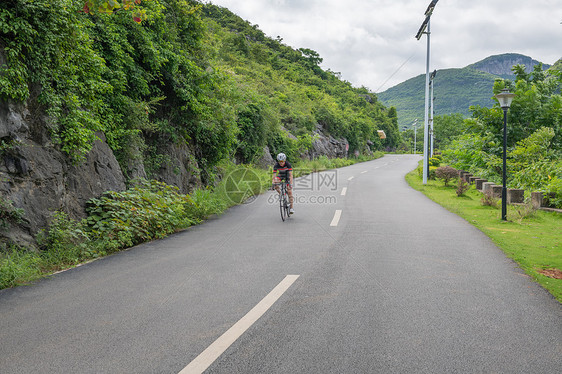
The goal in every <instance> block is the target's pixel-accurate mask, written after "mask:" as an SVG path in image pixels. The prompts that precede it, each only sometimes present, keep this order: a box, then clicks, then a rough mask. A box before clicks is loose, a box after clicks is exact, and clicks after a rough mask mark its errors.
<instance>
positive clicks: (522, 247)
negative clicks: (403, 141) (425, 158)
mask: <svg viewBox="0 0 562 374" xmlns="http://www.w3.org/2000/svg"><path fill="white" fill-rule="evenodd" d="M406 181H407V182H408V183H409V184H410V186H412V187H413V188H414V189H416V190H418V191H421V192H422V193H424V194H425V195H426V196H427V197H429V198H430V199H431V200H433V201H435V202H436V203H438V204H440V205H442V206H443V207H445V208H446V209H448V210H449V211H451V212H453V213H455V214H457V215H459V216H460V217H462V218H464V219H465V220H467V221H468V222H470V223H471V224H472V225H474V226H476V227H477V228H478V229H480V230H481V231H482V232H483V233H484V234H486V235H487V236H488V237H490V238H491V239H492V241H493V242H494V243H495V244H496V245H497V246H498V247H499V248H501V249H502V250H503V251H504V253H505V254H506V255H507V256H508V257H509V258H511V259H513V260H514V261H515V262H517V263H518V264H519V266H520V267H521V268H522V269H523V270H524V271H525V272H526V273H527V274H528V275H529V276H531V277H532V278H533V279H534V280H536V281H537V282H538V283H539V284H541V285H542V286H543V287H544V288H545V289H547V290H548V291H549V292H550V293H552V295H554V297H555V298H556V299H557V300H558V301H560V302H562V280H561V279H553V278H550V277H547V276H545V275H542V274H541V273H540V272H539V271H540V270H543V269H558V270H562V234H561V233H560V230H561V227H562V214H559V213H555V212H545V211H541V210H532V209H529V207H526V206H521V207H517V206H512V205H508V207H507V211H508V214H507V221H502V220H501V201H500V202H499V203H498V206H497V207H492V206H484V205H483V204H482V201H481V200H482V196H483V195H482V193H481V192H479V191H477V190H475V189H474V187H471V188H470V189H469V190H468V191H467V192H466V193H465V195H464V196H461V197H457V194H456V184H455V183H451V184H452V185H453V186H450V187H444V186H443V182H441V181H434V180H429V181H428V183H427V184H426V185H423V183H422V180H421V178H420V177H419V176H418V173H417V171H413V172H411V173H409V174H408V175H407V176H406Z"/></svg>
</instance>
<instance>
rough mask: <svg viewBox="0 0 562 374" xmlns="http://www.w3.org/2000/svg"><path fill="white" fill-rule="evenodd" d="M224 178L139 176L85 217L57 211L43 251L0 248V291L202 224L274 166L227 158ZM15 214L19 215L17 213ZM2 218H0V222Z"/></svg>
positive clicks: (315, 166)
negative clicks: (174, 181) (168, 180)
mask: <svg viewBox="0 0 562 374" xmlns="http://www.w3.org/2000/svg"><path fill="white" fill-rule="evenodd" d="M382 155H383V154H382V153H380V152H377V153H375V154H373V155H371V156H361V157H359V158H356V159H328V158H327V157H320V158H318V159H317V160H302V161H298V162H296V163H295V164H294V165H293V167H294V169H295V171H296V173H295V176H296V177H298V176H302V175H306V174H309V173H312V172H318V171H322V170H327V169H333V168H338V167H343V166H348V165H351V164H354V163H356V162H362V161H368V160H371V159H374V158H379V157H382ZM218 169H219V172H220V176H219V175H217V176H215V178H217V179H221V181H220V182H219V183H218V184H217V185H216V187H214V188H202V189H198V190H195V191H193V192H192V193H191V194H188V195H184V194H180V193H178V188H177V187H174V186H169V185H166V184H164V183H161V182H157V181H147V180H139V181H135V182H134V184H133V186H132V187H131V188H129V189H128V190H126V191H123V192H115V191H108V192H106V193H105V194H104V195H103V196H101V197H99V198H96V199H91V200H90V201H89V202H88V207H87V213H88V217H87V218H86V219H83V220H82V221H76V220H73V219H71V218H69V217H68V216H67V215H66V214H65V213H62V212H56V213H54V215H53V217H52V219H51V223H50V225H49V228H48V229H47V230H45V231H43V232H42V233H41V234H40V235H39V237H38V243H39V245H40V250H39V251H32V250H29V249H24V248H18V247H15V246H11V247H9V248H4V251H0V289H2V288H9V287H13V286H17V285H21V284H26V283H29V282H32V281H34V280H37V279H39V278H42V277H45V276H48V275H50V274H52V273H53V272H56V271H59V270H62V269H68V268H71V267H74V266H76V265H79V264H81V263H84V262H88V261H91V260H94V259H96V258H100V257H103V256H107V255H109V254H111V253H115V252H117V251H120V250H124V249H127V248H130V247H132V246H135V245H138V244H141V243H144V242H148V241H151V240H155V239H161V238H164V237H166V236H168V235H170V234H173V233H176V232H179V231H181V230H184V229H186V228H188V227H190V226H192V225H196V224H199V223H201V222H203V221H204V220H206V219H207V218H209V217H210V216H213V215H220V214H222V213H223V212H224V211H226V210H227V209H228V208H230V207H232V206H233V205H236V204H241V203H244V201H245V200H246V199H248V198H250V197H252V196H254V195H257V194H260V193H263V192H265V191H266V190H267V189H269V188H270V187H271V172H272V169H271V168H270V169H268V170H264V169H260V168H256V167H254V166H251V165H235V164H234V163H231V162H228V163H227V162H223V163H221V164H220V165H219V167H218ZM13 214H14V215H15V214H17V213H13ZM2 219H7V218H3V217H0V223H1V222H3V221H1V220H2Z"/></svg>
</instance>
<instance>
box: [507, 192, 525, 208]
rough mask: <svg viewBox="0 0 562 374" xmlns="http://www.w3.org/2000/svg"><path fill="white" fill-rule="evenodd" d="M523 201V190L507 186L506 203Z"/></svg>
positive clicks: (520, 202)
mask: <svg viewBox="0 0 562 374" xmlns="http://www.w3.org/2000/svg"><path fill="white" fill-rule="evenodd" d="M524 202H525V190H520V189H515V188H508V189H507V203H508V204H523V203H524Z"/></svg>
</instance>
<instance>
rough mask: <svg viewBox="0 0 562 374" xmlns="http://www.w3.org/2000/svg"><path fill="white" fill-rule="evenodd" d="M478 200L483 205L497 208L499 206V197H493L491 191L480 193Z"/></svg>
mask: <svg viewBox="0 0 562 374" xmlns="http://www.w3.org/2000/svg"><path fill="white" fill-rule="evenodd" d="M480 201H481V202H482V205H484V206H491V207H494V208H497V207H498V206H499V201H500V199H498V198H496V197H494V195H493V194H492V192H486V193H485V194H484V195H482V199H481V200H480Z"/></svg>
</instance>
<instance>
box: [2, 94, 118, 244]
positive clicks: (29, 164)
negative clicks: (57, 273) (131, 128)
mask: <svg viewBox="0 0 562 374" xmlns="http://www.w3.org/2000/svg"><path fill="white" fill-rule="evenodd" d="M32 112H33V111H32V110H30V108H29V107H28V106H26V105H24V104H11V103H6V102H0V141H1V142H2V144H3V145H2V148H1V152H0V194H1V197H0V198H1V199H2V200H3V201H4V202H7V201H10V202H11V204H12V205H13V207H15V208H18V209H22V210H23V212H24V214H23V217H24V218H23V221H22V222H20V223H19V224H18V223H17V222H15V221H14V220H8V222H5V223H6V224H7V227H5V228H4V229H3V230H2V231H0V238H3V239H4V241H5V240H6V239H8V240H9V241H11V242H14V243H17V244H20V245H23V246H27V247H33V246H34V243H35V242H34V239H33V237H34V236H35V235H36V234H37V233H38V231H40V230H41V229H42V228H45V227H46V226H47V224H48V221H49V218H50V217H51V215H52V213H53V212H55V211H64V212H66V213H68V214H69V216H70V217H73V218H76V219H79V218H82V217H84V216H85V211H84V206H85V203H86V201H88V200H89V199H90V198H92V197H97V196H99V195H101V194H102V193H103V192H104V191H107V190H116V191H120V190H124V189H125V180H124V177H123V173H122V172H121V168H120V167H119V164H118V163H117V160H116V159H115V157H114V155H113V152H112V151H111V149H110V148H109V147H108V146H107V144H106V143H105V137H104V136H103V134H101V133H100V134H98V136H99V138H100V140H98V141H96V142H95V144H94V146H93V149H92V151H91V152H90V153H89V154H88V156H87V158H86V160H85V161H84V162H83V163H81V164H79V165H73V164H72V163H71V162H70V161H69V159H68V158H67V157H66V155H65V154H63V153H62V152H60V151H59V150H58V149H57V148H56V146H55V145H53V144H52V143H51V142H50V140H49V135H48V130H47V124H46V121H45V118H44V117H40V116H37V117H36V116H34V115H32V114H33V113H32Z"/></svg>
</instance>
